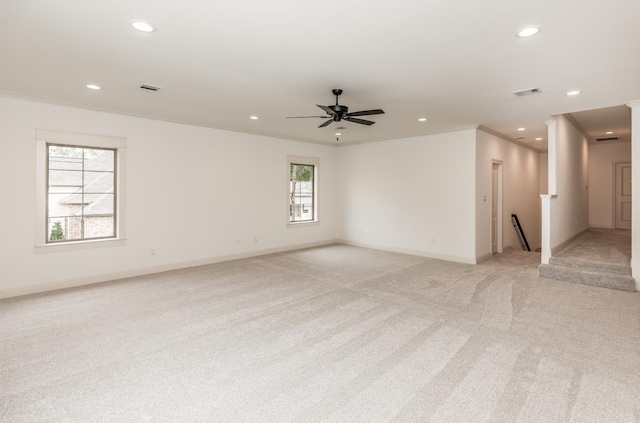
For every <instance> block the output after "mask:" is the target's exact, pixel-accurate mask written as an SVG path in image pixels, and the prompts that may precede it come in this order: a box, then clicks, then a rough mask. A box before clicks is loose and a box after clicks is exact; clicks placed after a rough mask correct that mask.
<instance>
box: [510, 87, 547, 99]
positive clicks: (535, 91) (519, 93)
mask: <svg viewBox="0 0 640 423" xmlns="http://www.w3.org/2000/svg"><path fill="white" fill-rule="evenodd" d="M541 92H542V90H541V89H540V88H527V89H526V90H520V91H514V92H513V93H512V94H514V95H516V96H518V97H524V96H525V95H533V94H539V93H541Z"/></svg>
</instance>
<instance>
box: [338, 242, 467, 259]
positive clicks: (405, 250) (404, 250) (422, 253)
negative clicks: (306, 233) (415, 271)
mask: <svg viewBox="0 0 640 423" xmlns="http://www.w3.org/2000/svg"><path fill="white" fill-rule="evenodd" d="M336 242H337V243H339V244H345V245H353V246H354V247H363V248H371V249H373V250H383V251H390V252H392V253H400V254H410V255H412V256H420V257H427V258H432V259H438V260H445V261H454V262H457V263H466V264H476V258H475V257H460V256H449V255H446V254H438V253H432V252H430V251H422V250H413V249H410V248H397V247H388V246H384V245H374V244H366V243H363V242H357V241H349V240H346V239H337V240H336Z"/></svg>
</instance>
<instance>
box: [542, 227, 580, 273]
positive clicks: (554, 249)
mask: <svg viewBox="0 0 640 423" xmlns="http://www.w3.org/2000/svg"><path fill="white" fill-rule="evenodd" d="M588 230H589V229H584V230H582V231H580V232H578V233H577V234H574V235H571V236H570V237H569V238H567V239H565V240H564V241H562V242H561V243H560V244H558V245H556V246H555V247H552V248H551V256H552V257H553V256H555V255H556V254H558V253H559V252H560V251H562V250H564V249H565V248H567V247H568V246H569V244H571V243H572V242H573V241H575V240H576V239H578V237H579V236H580V235H582V234H584V233H585V232H587V231H588ZM547 264H548V263H547Z"/></svg>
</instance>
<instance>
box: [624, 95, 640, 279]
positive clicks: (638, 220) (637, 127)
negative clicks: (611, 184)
mask: <svg viewBox="0 0 640 423" xmlns="http://www.w3.org/2000/svg"><path fill="white" fill-rule="evenodd" d="M627 106H629V107H630V108H631V272H632V275H633V277H634V279H635V280H636V291H640V206H638V204H640V178H638V182H639V183H637V184H635V183H634V182H635V176H636V172H637V173H638V174H640V100H639V101H632V102H631V103H627ZM636 203H637V204H636Z"/></svg>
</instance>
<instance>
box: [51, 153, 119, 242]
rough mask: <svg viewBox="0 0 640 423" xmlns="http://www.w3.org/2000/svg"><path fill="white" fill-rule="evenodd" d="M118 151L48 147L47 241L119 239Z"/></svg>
mask: <svg viewBox="0 0 640 423" xmlns="http://www.w3.org/2000/svg"><path fill="white" fill-rule="evenodd" d="M116 151H117V150H115V149H107V148H94V147H77V146H67V145H59V144H47V216H46V220H47V228H48V229H47V242H48V243H54V242H61V241H65V242H68V241H80V240H88V239H101V238H114V237H115V236H116V192H115V187H116Z"/></svg>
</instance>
